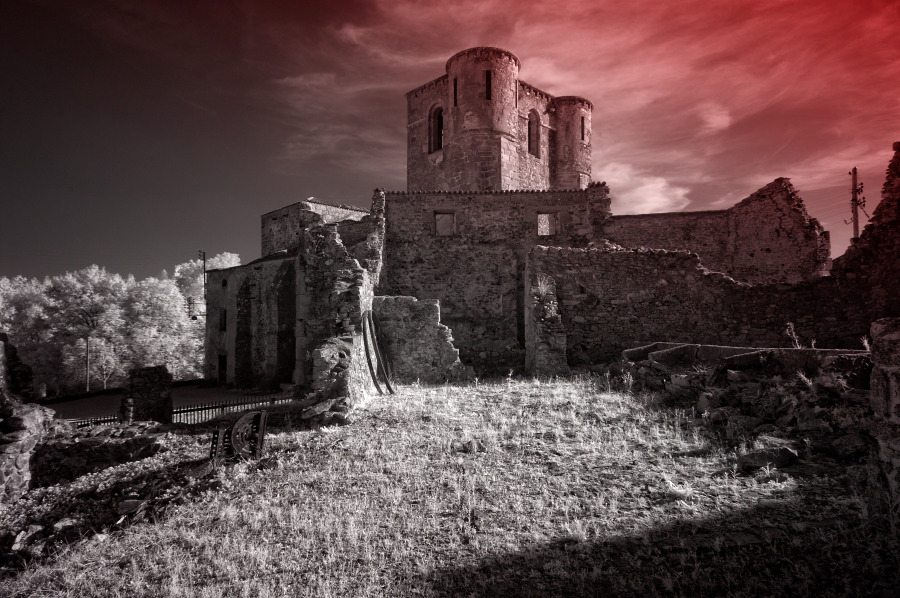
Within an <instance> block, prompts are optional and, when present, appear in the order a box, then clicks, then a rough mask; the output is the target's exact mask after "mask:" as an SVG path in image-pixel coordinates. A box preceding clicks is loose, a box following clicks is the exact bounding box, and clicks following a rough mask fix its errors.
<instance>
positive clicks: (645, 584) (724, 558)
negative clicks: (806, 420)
mask: <svg viewBox="0 0 900 598" xmlns="http://www.w3.org/2000/svg"><path fill="white" fill-rule="evenodd" d="M824 502H826V503H827V501H824ZM822 503H823V497H820V496H814V495H813V494H810V493H807V492H806V491H801V493H800V495H799V496H794V497H791V498H790V499H786V500H785V501H778V503H777V504H771V505H764V506H758V507H756V508H753V509H750V510H743V511H739V512H734V513H730V514H728V515H724V516H711V517H705V518H698V519H692V520H684V521H681V522H678V523H676V524H674V525H671V526H665V527H658V528H655V529H648V530H646V531H645V532H642V533H635V534H632V535H627V536H614V537H610V538H608V539H605V540H579V539H576V538H571V537H570V538H562V539H559V540H556V541H553V542H550V543H546V544H537V545H534V546H530V547H528V548H526V549H524V550H521V551H518V552H511V553H507V554H499V555H496V556H493V557H490V558H484V559H481V560H478V561H474V562H471V563H467V564H463V565H459V566H453V567H448V568H444V569H438V570H434V571H432V572H431V573H430V574H429V575H428V576H427V577H426V579H425V585H426V586H427V587H428V588H429V589H430V590H431V592H432V593H433V594H434V595H439V596H535V597H537V596H540V597H542V598H548V597H564V596H567V597H568V596H573V597H574V596H585V597H588V596H591V597H592V596H597V597H599V596H604V597H606V596H660V595H674V596H805V595H814V596H884V597H885V598H887V597H888V596H897V595H898V594H897V592H898V588H900V585H898V584H900V574H898V572H900V551H898V546H897V540H898V539H897V538H896V537H894V538H892V537H891V536H890V532H889V531H888V530H885V529H884V528H879V527H876V525H873V524H871V523H868V522H866V521H864V520H863V519H862V518H860V517H858V516H857V517H849V518H848V517H840V514H841V513H840V512H841V509H839V508H831V506H829V505H827V504H822Z"/></svg>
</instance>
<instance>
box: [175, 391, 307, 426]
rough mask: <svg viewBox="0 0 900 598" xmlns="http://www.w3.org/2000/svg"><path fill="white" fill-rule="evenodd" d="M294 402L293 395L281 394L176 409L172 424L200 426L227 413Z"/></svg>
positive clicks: (243, 397)
mask: <svg viewBox="0 0 900 598" xmlns="http://www.w3.org/2000/svg"><path fill="white" fill-rule="evenodd" d="M293 400H294V398H293V397H292V396H291V395H285V394H284V393H279V394H274V395H256V396H254V395H250V396H247V395H245V396H241V397H235V398H233V399H225V400H219V401H213V402H210V403H197V404H194V405H189V406H185V407H177V408H176V409H174V410H173V411H172V422H173V423H177V424H200V423H203V422H205V421H209V420H211V419H215V418H217V417H219V416H222V415H225V414H226V413H236V412H238V411H248V410H250V409H255V408H257V407H266V406H268V405H282V404H284V403H290V402H291V401H293Z"/></svg>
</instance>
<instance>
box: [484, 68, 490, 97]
mask: <svg viewBox="0 0 900 598" xmlns="http://www.w3.org/2000/svg"><path fill="white" fill-rule="evenodd" d="M484 99H486V100H489V99H491V71H484Z"/></svg>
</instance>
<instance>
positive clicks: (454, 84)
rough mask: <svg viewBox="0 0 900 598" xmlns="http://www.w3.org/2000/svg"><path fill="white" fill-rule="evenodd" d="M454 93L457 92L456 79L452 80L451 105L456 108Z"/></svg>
mask: <svg viewBox="0 0 900 598" xmlns="http://www.w3.org/2000/svg"><path fill="white" fill-rule="evenodd" d="M456 92H457V87H456V79H453V105H454V106H456V97H457V96H456Z"/></svg>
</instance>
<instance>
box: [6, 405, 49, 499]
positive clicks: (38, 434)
mask: <svg viewBox="0 0 900 598" xmlns="http://www.w3.org/2000/svg"><path fill="white" fill-rule="evenodd" d="M53 416H54V411H53V410H52V409H48V408H47V407H42V406H40V405H35V404H33V403H22V401H20V400H19V399H18V398H17V397H15V396H14V395H12V394H9V393H8V392H6V391H5V390H3V389H2V388H0V504H2V503H7V502H11V501H14V500H16V499H17V498H19V497H20V496H22V494H24V493H25V492H26V491H27V490H28V488H29V487H30V486H31V478H32V467H31V459H32V456H33V455H34V452H35V448H36V447H37V445H38V443H40V441H41V439H43V438H44V436H46V435H47V434H48V433H49V432H50V431H51V430H52V429H53V427H54V425H55V424H54V421H53Z"/></svg>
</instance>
